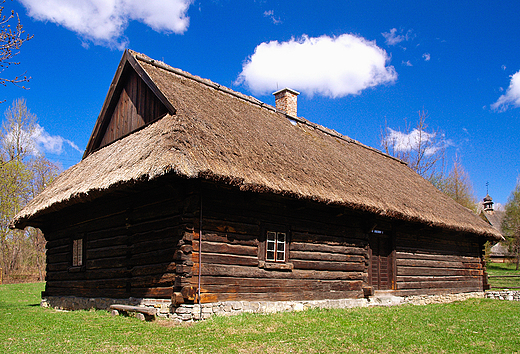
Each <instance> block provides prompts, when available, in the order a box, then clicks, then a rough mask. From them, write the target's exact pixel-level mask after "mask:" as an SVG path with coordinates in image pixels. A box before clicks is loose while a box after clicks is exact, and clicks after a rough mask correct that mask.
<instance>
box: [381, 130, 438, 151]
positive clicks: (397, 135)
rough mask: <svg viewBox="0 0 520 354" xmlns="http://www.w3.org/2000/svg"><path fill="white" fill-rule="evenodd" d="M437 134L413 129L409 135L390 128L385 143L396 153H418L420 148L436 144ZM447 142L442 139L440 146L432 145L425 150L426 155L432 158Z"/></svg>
mask: <svg viewBox="0 0 520 354" xmlns="http://www.w3.org/2000/svg"><path fill="white" fill-rule="evenodd" d="M436 136H437V134H436V133H428V132H425V131H424V130H423V131H420V130H418V129H413V130H412V131H411V132H409V133H408V134H406V133H403V132H400V131H398V130H393V129H392V128H388V134H387V135H386V137H385V141H386V142H387V143H389V145H391V146H392V148H393V149H394V150H395V151H398V152H409V151H417V150H418V147H419V146H425V145H428V144H427V143H430V142H432V143H433V142H435V138H436ZM446 143H447V142H445V141H444V139H441V143H440V144H435V145H430V146H428V147H427V148H426V149H425V152H424V153H425V155H426V156H430V155H433V154H435V153H436V152H437V151H439V149H441V148H442V147H443V146H444V145H445V144H446Z"/></svg>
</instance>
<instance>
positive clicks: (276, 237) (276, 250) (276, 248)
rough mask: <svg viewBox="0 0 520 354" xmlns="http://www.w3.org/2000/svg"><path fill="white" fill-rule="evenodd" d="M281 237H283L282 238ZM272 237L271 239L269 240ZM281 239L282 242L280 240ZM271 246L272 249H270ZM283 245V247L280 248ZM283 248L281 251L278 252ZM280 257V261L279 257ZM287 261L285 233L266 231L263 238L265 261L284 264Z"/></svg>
mask: <svg viewBox="0 0 520 354" xmlns="http://www.w3.org/2000/svg"><path fill="white" fill-rule="evenodd" d="M282 235H283V236H282ZM270 236H273V239H272V240H271V239H270ZM282 237H283V241H280V239H281V238H282ZM270 245H272V248H270ZM281 245H283V247H280V246H281ZM280 248H283V250H280ZM269 253H272V254H273V255H272V257H269ZM280 254H281V255H282V257H281V259H280V258H279V255H280ZM286 260H287V232H285V231H269V230H268V231H267V232H266V238H265V261H266V262H274V263H286Z"/></svg>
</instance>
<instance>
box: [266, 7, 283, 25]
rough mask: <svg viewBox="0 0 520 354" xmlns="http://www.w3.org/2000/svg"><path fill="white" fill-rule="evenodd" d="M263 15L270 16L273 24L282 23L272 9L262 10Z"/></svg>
mask: <svg viewBox="0 0 520 354" xmlns="http://www.w3.org/2000/svg"><path fill="white" fill-rule="evenodd" d="M264 17H268V18H270V19H271V21H273V23H274V24H275V25H278V24H280V23H282V20H281V19H280V17H276V16H275V15H274V10H269V11H264Z"/></svg>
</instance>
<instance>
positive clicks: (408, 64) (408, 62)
mask: <svg viewBox="0 0 520 354" xmlns="http://www.w3.org/2000/svg"><path fill="white" fill-rule="evenodd" d="M401 64H402V65H404V66H413V64H412V62H411V61H410V60H407V61H404V60H403V61H402V62H401Z"/></svg>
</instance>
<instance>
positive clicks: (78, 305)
mask: <svg viewBox="0 0 520 354" xmlns="http://www.w3.org/2000/svg"><path fill="white" fill-rule="evenodd" d="M516 296H517V299H519V298H520V292H517V294H516ZM483 297H484V293H483V292H472V293H460V294H445V295H418V296H406V297H400V296H392V295H381V296H372V297H370V298H368V299H339V300H316V301H224V302H216V303H209V304H201V305H199V304H182V305H180V306H178V307H176V308H175V307H173V306H172V304H171V301H170V300H168V299H139V298H128V299H110V298H83V297H75V296H47V297H45V298H44V299H42V302H41V306H43V307H52V308H55V309H60V310H89V309H101V310H110V305H113V304H122V305H132V306H144V307H153V308H156V309H157V310H158V311H157V316H158V317H162V318H168V319H171V320H174V321H177V322H183V321H197V320H201V319H207V318H209V317H211V316H213V315H217V316H230V315H237V314H241V313H263V314H268V313H274V312H283V311H285V312H286V311H303V310H307V309H311V308H352V307H367V306H394V305H401V304H412V305H426V304H437V303H447V302H453V301H463V300H467V299H469V298H483ZM486 297H488V296H487V294H486Z"/></svg>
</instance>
